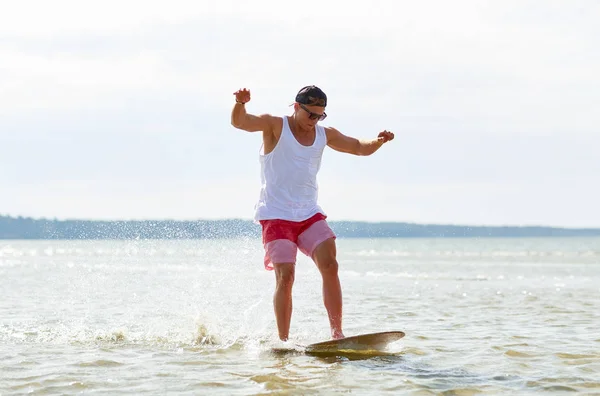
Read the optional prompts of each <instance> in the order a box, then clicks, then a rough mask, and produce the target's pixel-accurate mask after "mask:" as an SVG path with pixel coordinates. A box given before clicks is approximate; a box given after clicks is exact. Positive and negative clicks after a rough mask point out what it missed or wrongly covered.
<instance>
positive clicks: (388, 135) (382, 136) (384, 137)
mask: <svg viewBox="0 0 600 396" xmlns="http://www.w3.org/2000/svg"><path fill="white" fill-rule="evenodd" d="M377 139H378V140H379V141H380V142H381V143H386V142H389V141H390V140H393V139H394V134H393V133H392V132H390V131H387V130H386V131H383V132H380V133H379V135H377Z"/></svg>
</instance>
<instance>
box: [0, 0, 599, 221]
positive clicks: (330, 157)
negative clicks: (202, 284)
mask: <svg viewBox="0 0 600 396" xmlns="http://www.w3.org/2000/svg"><path fill="white" fill-rule="evenodd" d="M6 9H7V11H6V12H3V13H1V14H0V59H2V65H1V66H0V70H1V72H0V87H1V90H2V93H3V94H2V95H0V145H1V146H2V147H3V149H4V152H5V154H4V155H3V158H2V163H1V165H2V166H1V171H0V181H1V182H3V183H4V185H5V186H6V187H7V188H12V190H11V191H13V192H14V193H15V194H21V195H18V196H15V197H14V198H11V199H15V200H18V199H22V198H23V194H25V195H27V194H29V195H36V194H37V195H38V196H41V195H42V194H43V193H45V190H44V189H45V188H46V187H44V186H56V183H62V180H81V181H87V182H88V183H91V184H92V185H98V186H100V185H108V184H105V183H108V182H109V181H110V180H115V182H116V183H125V184H126V183H131V186H132V187H131V188H134V187H133V186H138V187H139V184H138V182H140V181H141V182H143V183H149V184H151V182H154V183H155V185H156V188H157V189H161V188H163V187H164V186H167V185H169V182H170V181H173V182H174V183H187V182H188V181H191V180H194V185H196V184H197V185H201V186H208V185H215V186H219V185H221V184H219V183H220V182H219V180H222V181H223V182H222V183H224V184H225V185H226V183H229V182H234V181H236V180H257V179H256V178H257V177H258V167H257V162H256V155H257V152H258V148H259V145H260V136H259V135H250V134H246V133H243V132H241V131H237V130H234V129H233V128H232V127H231V126H230V125H229V112H230V109H231V103H232V102H231V101H232V92H233V91H234V90H235V89H237V88H239V87H248V88H250V89H251V90H252V93H253V99H252V102H251V103H249V104H248V109H249V111H251V112H255V113H262V112H270V113H273V114H277V115H282V114H287V113H289V111H290V109H289V107H288V105H289V103H290V102H291V101H292V100H293V96H294V93H295V92H296V91H297V89H298V88H300V87H301V86H304V85H306V84H311V83H315V84H317V85H320V86H322V87H323V88H324V89H325V90H326V92H327V93H328V95H329V97H330V101H329V103H330V104H329V105H328V109H327V112H328V114H329V117H328V119H327V120H326V122H325V124H327V125H332V126H336V127H337V128H339V129H340V130H341V131H342V132H344V133H347V134H349V135H352V136H356V137H360V138H371V137H374V136H375V135H376V134H377V133H378V132H379V131H381V130H383V129H391V130H394V131H395V132H396V133H397V139H396V140H395V141H394V142H393V144H391V145H389V146H386V147H385V149H384V150H382V151H381V152H378V153H377V154H376V155H375V156H373V157H368V158H354V157H349V156H343V155H338V154H337V153H331V152H328V153H327V154H326V158H325V159H324V161H325V162H324V167H323V170H322V178H323V180H324V182H325V183H324V184H325V185H331V186H333V187H332V188H334V189H339V190H340V191H345V193H344V194H346V193H348V194H351V195H352V194H353V193H351V192H350V191H351V189H345V187H340V186H339V185H340V184H341V185H343V184H344V183H347V181H348V180H354V181H356V182H357V183H359V184H360V183H365V182H373V183H376V185H377V186H378V187H377V188H378V189H379V190H380V191H386V190H385V189H384V190H381V188H380V186H383V185H391V186H396V185H397V186H398V188H399V189H401V190H411V188H409V185H412V186H413V189H414V191H424V190H422V188H423V187H422V186H423V185H430V186H450V185H452V184H454V185H456V186H462V187H461V188H458V189H452V188H451V187H449V188H450V190H449V191H450V192H448V193H447V194H446V195H447V197H448V198H447V199H448V202H450V201H453V202H455V203H453V204H448V206H447V209H444V211H440V210H438V209H437V208H439V207H440V206H439V202H438V197H437V194H429V195H427V194H426V195H422V196H420V197H419V201H418V205H417V204H414V205H413V206H412V209H410V208H409V209H410V210H408V209H407V210H401V211H398V213H405V214H406V213H418V214H419V215H418V216H417V217H415V219H417V218H419V217H420V218H423V219H429V218H430V217H431V216H430V215H432V214H435V215H436V216H439V218H440V219H448V220H451V219H455V218H456V219H460V218H464V219H471V220H473V221H477V219H479V221H481V222H486V221H488V220H489V221H496V220H498V218H497V213H500V212H498V211H487V210H486V209H485V207H487V206H485V205H484V203H485V202H487V201H486V200H487V199H488V198H490V197H492V196H493V195H494V193H492V192H489V193H487V192H486V193H484V192H481V191H491V190H489V189H488V188H487V187H485V188H483V190H481V189H480V188H482V187H481V186H489V185H493V186H496V187H494V188H500V187H497V186H504V187H501V188H502V189H503V190H502V191H503V192H502V194H504V196H505V201H506V202H512V205H513V206H520V205H522V204H520V203H519V202H521V201H519V199H523V200H525V201H523V202H529V203H528V204H526V205H529V206H531V207H533V204H532V203H533V202H540V201H543V200H544V197H545V196H547V195H552V196H560V197H563V198H564V199H565V200H566V202H571V203H572V205H575V203H574V202H576V199H575V198H574V196H570V195H568V194H566V193H558V192H556V191H559V190H560V189H561V188H560V187H559V186H558V185H555V186H554V189H556V191H553V190H552V188H553V187H552V183H551V181H552V180H554V181H556V182H557V183H558V182H559V181H560V183H563V185H569V186H571V187H570V188H571V190H572V191H574V192H575V193H576V195H577V196H581V197H597V196H598V190H599V189H600V187H598V186H596V185H594V184H586V182H584V181H585V180H588V179H590V178H593V177H594V175H595V174H597V173H598V172H599V171H600V164H599V163H600V161H598V160H597V156H596V154H595V151H594V149H593V148H594V147H597V146H598V144H599V143H600V140H599V139H600V138H599V137H598V133H597V125H599V124H600V112H598V111H597V107H598V103H600V77H598V74H597V70H599V69H600V53H599V52H598V51H597V50H596V46H597V44H596V42H595V41H596V39H595V37H598V35H599V34H600V29H599V28H598V27H597V23H596V22H597V20H598V17H600V6H599V5H597V4H596V3H595V2H592V1H581V2H578V3H577V4H574V3H565V2H559V1H550V2H544V3H539V2H535V1H508V2H501V3H500V2H496V3H490V2H478V1H459V2H442V1H437V2H434V1H424V2H407V1H401V2H394V1H373V2H369V3H365V4H361V5H360V6H353V7H348V6H347V4H346V3H344V2H342V1H328V2H321V3H314V4H312V3H307V4H306V5H305V6H303V7H296V6H293V7H292V6H291V5H289V3H282V2H276V1H274V0H269V1H267V0H258V1H255V2H251V3H243V2H242V3H240V2H237V1H233V0H228V1H221V2H207V1H199V2H191V1H185V2H184V1H174V2H170V3H169V5H168V6H166V5H165V3H164V2H158V1H145V2H141V1H119V2H116V1H105V2H101V3H100V2H86V3H85V4H84V3H82V2H78V1H60V0H59V1H56V2H52V4H50V3H45V2H32V1H23V2H14V3H11V5H10V6H8V7H7V8H6ZM32 9H35V10H36V12H35V13H33V12H31V10H32ZM19 183H21V184H26V185H27V184H28V185H29V187H28V188H30V189H31V190H27V189H22V188H21V187H19ZM515 185H518V186H519V189H518V190H517V189H515V188H513V187H510V186H515ZM158 186H163V187H158ZM187 186H188V187H186V188H183V187H178V188H177V194H183V195H188V196H196V195H195V194H198V193H197V192H195V191H196V190H194V188H193V187H192V185H187ZM336 186H338V187H336ZM464 186H471V187H464ZM506 186H509V187H506ZM48 188H49V187H48ZM52 188H57V189H58V190H56V191H63V192H61V193H60V194H59V193H57V194H58V195H57V197H58V196H60V197H63V196H70V195H73V196H77V197H79V199H78V201H80V202H82V201H84V200H85V199H86V195H85V194H86V192H87V194H88V196H87V199H88V200H89V201H90V202H96V198H95V196H94V194H93V193H92V192H91V191H94V190H93V189H86V188H81V189H77V188H76V187H68V188H67V187H64V188H63V187H60V188H59V187H52ZM139 188H140V189H141V187H139ZM215 188H221V187H215ZM390 188H392V187H390ZM73 189H74V190H73ZM363 190H364V189H363ZM401 190H393V191H401ZM36 191H37V192H36ZM106 191H113V192H114V196H113V198H109V197H108V196H103V200H104V202H111V205H114V208H118V207H120V205H119V202H120V201H119V196H121V195H122V196H123V197H125V196H130V195H131V194H133V195H131V197H142V196H144V194H143V193H141V192H140V193H134V192H131V193H128V192H125V191H124V190H122V189H120V188H113V187H110V188H108V187H107V190H106ZM140 191H141V190H140ZM248 191H250V190H248ZM127 194H130V195H127ZM155 194H158V193H157V192H156V191H153V193H152V195H153V196H154V195H155ZM177 194H174V195H169V194H167V195H160V196H163V197H165V198H164V200H165V202H167V198H166V197H170V198H169V199H172V200H173V201H172V202H176V199H177ZM244 194H245V195H241V196H240V199H245V200H248V198H249V197H254V195H252V193H250V192H247V193H244ZM364 194H366V195H364V196H359V195H356V193H354V196H355V197H356V199H362V200H365V202H369V205H373V206H376V205H377V204H376V203H377V202H379V201H378V200H377V199H374V198H369V197H368V193H367V192H364ZM469 194H471V196H473V197H480V198H481V199H472V200H468V199H467V198H465V199H466V200H467V201H469V202H470V203H469V205H465V206H460V205H459V204H458V202H459V198H458V197H460V196H465V197H466V196H467V195H469ZM481 194H484V195H485V197H482V196H481ZM502 194H501V195H502ZM217 195H218V194H217ZM442 195H443V194H442ZM453 196H454V197H455V198H452V197H453ZM19 197H21V198H19ZM27 199H29V198H27ZM136 199H137V198H136ZM157 199H158V198H157ZM161 199H162V198H161ZM414 199H415V200H417V198H414ZM469 199H470V198H469ZM490 199H491V198H490ZM585 199H587V198H585ZM585 199H583V201H581V202H591V201H585ZM128 200H129V198H128ZM131 200H135V199H133V198H131ZM5 202H6V201H5ZM11 202H13V201H11ZM14 202H16V201H14ZM14 202H13V204H11V205H12V206H10V207H13V208H15V210H20V211H22V210H25V209H28V210H33V211H35V212H36V213H42V212H41V210H42V209H41V208H45V209H44V210H45V213H49V214H50V213H53V211H54V209H52V208H53V206H52V205H58V206H56V211H55V213H63V214H64V215H65V216H66V215H67V214H68V210H71V211H72V213H73V214H75V213H77V214H81V215H82V216H83V215H85V213H89V215H90V216H96V214H94V213H97V215H98V216H100V215H101V213H104V212H101V210H100V209H94V208H97V206H96V205H91V206H85V208H87V209H85V210H84V209H75V208H73V207H72V206H71V207H68V206H60V204H59V202H60V199H59V198H56V199H53V200H49V201H48V202H53V204H52V205H50V204H44V203H43V202H42V201H35V204H34V203H33V201H30V202H32V203H31V204H30V205H29V206H23V205H16V204H14ZM23 202H25V201H23ZM157 202H158V201H157ZM398 202H400V201H398ZM465 202H466V201H465ZM490 202H491V201H490ZM494 202H496V201H494ZM577 202H580V201H577ZM216 203H218V202H216ZM228 205H234V206H235V204H234V203H232V202H229V203H228ZM394 205H396V204H395V203H393V202H390V203H389V206H387V209H385V211H394V210H395V209H393V208H395V206H394ZM411 205H412V204H411ZM490 205H491V204H490ZM494 205H497V204H496V203H494ZM577 205H579V204H577ZM175 206H176V205H175V204H172V205H158V204H156V205H155V206H148V207H147V208H146V209H144V210H142V209H141V207H140V209H139V213H142V212H143V213H145V214H147V215H149V216H150V217H152V216H151V214H152V213H157V214H158V215H159V216H163V215H165V216H166V215H167V213H173V215H175V213H174V212H171V211H170V209H169V210H167V209H165V207H169V208H171V207H173V208H174V207H175ZM205 207H206V206H205ZM82 208H83V207H82ZM184 208H185V210H187V211H188V212H187V213H189V214H190V216H193V215H195V213H196V212H195V211H194V210H195V209H192V207H188V206H185V205H183V206H179V208H178V209H177V210H178V211H179V210H181V211H182V212H181V213H180V214H178V215H182V216H183V213H184V212H183V210H184ZM419 208H422V209H419ZM482 208H483V209H482ZM119 210H120V209H119ZM119 210H117V209H115V213H117V212H118V213H127V211H126V209H123V211H122V212H119ZM362 210H363V213H365V216H366V213H369V216H372V217H373V218H376V217H377V216H380V215H379V214H377V211H374V212H372V211H370V210H368V209H362ZM381 210H382V211H384V209H381ZM532 210H533V209H532ZM581 210H584V209H583V208H581ZM587 210H588V211H591V210H593V205H591V204H590V206H588V207H587ZM153 211H156V212H153ZM219 211H220V212H218V213H221V214H227V213H229V206H227V205H225V203H224V201H223V203H222V206H221V207H220V209H219ZM178 213H179V212H178ZM214 213H217V211H215V210H211V211H207V212H206V215H212V214H214ZM339 213H340V215H342V214H343V215H351V214H352V213H353V212H352V211H350V210H345V211H342V212H339ZM454 213H456V215H454ZM518 213H519V216H521V217H513V216H512V215H511V214H510V213H509V211H508V210H507V213H505V215H506V218H507V219H509V218H515V219H519V218H523V219H526V218H529V219H531V220H532V221H533V220H536V221H538V220H537V219H538V218H537V217H528V215H527V212H518ZM565 213H566V211H565ZM543 215H547V216H548V221H552V220H551V219H558V218H561V219H562V220H561V221H568V220H569V219H565V218H562V217H561V214H560V213H558V214H556V213H552V212H551V211H547V212H543ZM428 216H429V217H428ZM577 216H579V215H577ZM539 219H540V221H541V220H543V216H542V213H540V215H539ZM457 221H458V220H457ZM590 221H591V220H590ZM598 223H599V224H600V221H598Z"/></svg>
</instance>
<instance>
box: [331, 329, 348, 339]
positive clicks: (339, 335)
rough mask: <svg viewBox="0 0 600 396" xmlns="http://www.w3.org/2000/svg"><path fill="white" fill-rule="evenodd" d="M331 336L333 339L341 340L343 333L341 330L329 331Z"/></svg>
mask: <svg viewBox="0 0 600 396" xmlns="http://www.w3.org/2000/svg"><path fill="white" fill-rule="evenodd" d="M331 338H333V339H334V340H341V339H342V338H345V337H344V333H342V331H341V330H337V331H336V330H334V331H332V332H331Z"/></svg>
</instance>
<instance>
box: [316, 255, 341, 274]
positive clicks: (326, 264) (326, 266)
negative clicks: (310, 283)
mask: <svg viewBox="0 0 600 396" xmlns="http://www.w3.org/2000/svg"><path fill="white" fill-rule="evenodd" d="M317 264H318V266H319V271H321V274H323V275H337V273H338V262H337V260H336V258H335V257H327V258H324V259H321V260H320V261H319V262H318V263H317Z"/></svg>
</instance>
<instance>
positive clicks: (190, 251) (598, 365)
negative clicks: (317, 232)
mask: <svg viewBox="0 0 600 396" xmlns="http://www.w3.org/2000/svg"><path fill="white" fill-rule="evenodd" d="M298 258H299V262H298V266H297V273H296V284H295V286H294V315H293V318H292V329H291V337H292V341H293V342H295V343H300V344H307V343H310V342H317V341H323V340H326V339H328V338H329V329H328V324H327V319H326V315H325V310H324V308H323V305H322V299H321V285H320V278H319V274H318V272H317V270H316V268H315V267H314V265H313V264H312V263H311V262H310V261H309V260H308V259H307V258H306V257H303V256H301V255H299V256H298ZM338 258H339V262H340V278H341V281H342V287H343V291H344V304H345V306H344V312H345V319H344V323H345V326H344V327H345V329H344V330H345V333H346V335H354V334H359V333H369V332H375V331H385V330H402V331H404V332H405V333H406V337H404V338H403V339H402V340H400V341H399V342H397V343H395V344H394V345H392V347H391V348H392V350H391V351H392V352H393V353H391V354H390V356H385V357H373V358H370V359H357V360H350V359H347V358H341V357H340V358H318V357H311V356H306V355H304V354H301V353H290V354H283V355H282V354H274V353H272V352H271V348H272V347H273V346H276V345H278V342H277V340H276V337H275V334H276V331H275V321H274V317H273V309H272V305H271V304H272V302H271V301H272V300H271V298H272V292H273V286H274V282H273V274H272V273H271V272H267V271H265V270H264V269H263V267H262V251H261V246H260V241H259V240H255V239H238V240H202V241H0V279H1V282H0V296H1V299H0V394H2V395H9V394H10V395H12V394H29V393H33V394H75V393H82V392H84V393H105V394H142V393H143V394H157V395H163V394H168V393H172V394H207V393H210V394H216V393H219V394H228V395H229V394H240V395H247V394H264V393H278V392H279V391H282V392H285V391H289V390H292V391H294V393H300V394H320V393H327V394H330V393H357V394H381V393H383V392H386V391H389V392H390V393H394V394H415V395H429V394H456V395H471V394H486V393H487V394H520V395H521V394H538V393H540V392H542V393H546V392H550V393H561V392H566V393H572V391H578V392H580V393H583V394H600V330H599V329H600V309H599V306H600V304H599V301H600V238H547V239H534V238H532V239H525V238H523V239H339V240H338Z"/></svg>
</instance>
